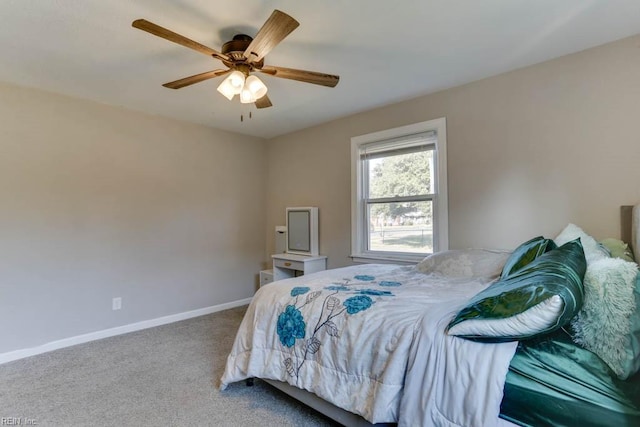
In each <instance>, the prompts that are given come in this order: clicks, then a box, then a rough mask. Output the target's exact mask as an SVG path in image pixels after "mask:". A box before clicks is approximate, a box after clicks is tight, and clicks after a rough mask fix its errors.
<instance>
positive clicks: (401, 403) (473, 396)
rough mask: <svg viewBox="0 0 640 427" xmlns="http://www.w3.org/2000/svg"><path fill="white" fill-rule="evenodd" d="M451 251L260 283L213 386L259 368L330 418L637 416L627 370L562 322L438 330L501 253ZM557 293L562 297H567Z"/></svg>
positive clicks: (422, 421) (571, 420)
mask: <svg viewBox="0 0 640 427" xmlns="http://www.w3.org/2000/svg"><path fill="white" fill-rule="evenodd" d="M636 210H637V213H638V214H637V216H638V218H640V208H637V209H636ZM623 212H627V213H630V212H631V210H630V209H629V208H625V209H623ZM630 223H631V221H629V220H628V218H627V216H625V217H624V221H623V224H630ZM625 233H626V234H628V233H627V232H626V231H625V232H623V236H624V235H625ZM636 234H638V233H637V232H636ZM634 238H635V239H637V238H636V237H635V235H634V236H631V237H630V239H631V240H633V239H634ZM582 241H583V242H584V239H582ZM551 244H553V242H552V243H551ZM565 246H566V245H564V246H562V248H564V247H565ZM538 247H539V246H538ZM580 247H581V248H582V246H580ZM553 248H555V246H553V247H550V248H548V249H546V250H547V251H549V253H552V254H555V253H557V252H559V251H558V250H556V251H555V252H553V251H551V249H553ZM581 250H582V249H581ZM542 252H544V251H542ZM542 252H541V253H542ZM585 255H587V250H586V247H585V252H584V255H583V256H582V257H583V259H584V258H585ZM545 256H546V255H545ZM456 257H457V258H455V257H454V258H452V257H451V256H448V257H440V258H438V257H435V256H434V257H431V259H429V260H428V261H429V262H426V263H425V264H426V266H425V265H422V266H421V268H418V267H415V266H399V265H384V264H378V265H358V266H351V267H345V268H340V269H335V270H328V271H326V272H320V273H314V274H311V275H306V276H301V277H297V278H292V279H286V280H282V281H278V282H274V283H272V284H270V285H269V286H266V287H263V288H261V289H260V290H259V291H258V292H257V293H256V295H255V297H254V299H253V300H252V303H251V304H250V306H249V308H248V310H247V313H246V315H245V317H244V319H243V321H242V324H241V326H240V329H239V331H238V334H237V337H236V340H235V343H234V346H233V349H232V351H231V354H230V355H229V358H228V361H227V366H226V369H225V373H224V375H223V377H222V379H221V388H222V389H224V388H225V387H226V386H227V385H228V384H229V383H232V382H237V381H242V380H245V379H250V378H254V377H255V378H261V379H264V380H265V381H267V382H269V383H270V384H272V385H273V386H275V387H277V388H279V389H281V390H283V391H285V392H287V393H288V394H291V395H292V396H294V397H295V398H297V399H299V400H301V401H302V402H303V403H306V404H308V405H309V406H312V407H314V408H315V409H317V410H319V411H320V412H323V413H325V414H326V415H328V416H329V417H331V418H333V419H334V420H336V421H338V422H340V423H342V424H344V425H370V423H371V424H381V425H384V424H387V423H398V424H399V425H400V426H403V425H442V426H477V425H482V426H490V425H513V424H515V425H575V424H576V423H578V422H580V423H581V424H584V425H602V424H603V422H604V421H606V422H609V420H615V422H616V425H640V386H639V384H640V376H638V375H635V376H631V377H630V378H628V379H625V380H624V381H623V380H620V379H618V378H617V377H616V375H615V374H614V372H612V370H611V369H610V367H609V366H608V365H607V364H606V363H605V362H603V361H602V360H601V359H600V358H599V357H598V356H596V355H595V354H594V353H593V352H591V351H589V350H586V349H584V348H583V347H581V346H578V345H576V344H575V343H573V342H572V339H571V338H570V337H569V334H568V333H567V332H566V331H567V328H569V327H570V325H569V324H568V323H566V322H564V323H566V324H563V326H564V328H563V329H559V328H558V327H555V328H554V330H553V331H550V332H549V333H544V334H532V335H531V336H530V337H529V338H530V339H521V340H519V341H517V340H511V339H504V340H502V339H491V340H490V341H492V342H491V343H488V342H486V340H477V339H463V338H459V337H454V336H451V335H450V334H449V333H447V330H449V332H451V331H452V330H454V328H452V324H453V325H454V326H455V324H454V322H453V321H452V319H457V318H458V317H459V316H460V315H461V313H464V312H465V310H466V309H467V308H468V307H469V304H470V301H473V300H474V299H477V298H478V295H482V294H484V293H486V292H487V290H488V289H492V288H493V287H494V286H495V283H496V282H500V281H501V280H502V277H501V278H500V280H497V281H496V276H498V275H500V272H501V269H502V274H503V275H504V269H505V268H506V266H505V263H507V264H508V263H509V262H510V260H511V259H512V258H513V254H508V253H506V254H503V253H496V252H491V251H482V250H477V251H476V252H473V251H460V252H458V253H456ZM542 258H544V257H541V259H542ZM425 261H427V260H425ZM587 261H588V257H587ZM583 262H584V261H583ZM534 263H535V261H534ZM531 265H533V264H531ZM518 268H521V267H518ZM636 268H637V266H636ZM443 272H444V273H443ZM518 274H520V273H518ZM583 275H584V271H583ZM507 279H510V278H509V277H507ZM507 279H505V280H507ZM581 279H582V278H580V280H581ZM562 301H563V306H562V307H563V308H562V309H563V310H565V308H566V307H567V306H570V305H571V304H569V303H568V302H567V300H566V299H563V300H562ZM578 303H579V304H578V307H576V310H578V309H580V306H582V301H578ZM467 311H468V310H467ZM565 311H566V310H565ZM565 311H563V313H565ZM574 314H575V313H569V314H567V316H570V317H574ZM563 315H564V314H563ZM463 323H464V322H463ZM469 324H473V322H469ZM466 333H467V335H469V333H468V332H466ZM462 335H464V333H463V334H462ZM471 335H473V334H471ZM467 338H469V337H467ZM471 338H473V336H472V337H471ZM540 408H544V410H541V409H540ZM576 414H581V415H576Z"/></svg>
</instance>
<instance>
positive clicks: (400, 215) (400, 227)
mask: <svg viewBox="0 0 640 427" xmlns="http://www.w3.org/2000/svg"><path fill="white" fill-rule="evenodd" d="M367 209H368V212H367V213H368V218H369V250H371V251H385V252H416V253H432V252H433V210H432V202H431V201H425V202H409V203H371V204H369V205H368V206H367Z"/></svg>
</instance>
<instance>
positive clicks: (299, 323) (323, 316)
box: [276, 275, 402, 378]
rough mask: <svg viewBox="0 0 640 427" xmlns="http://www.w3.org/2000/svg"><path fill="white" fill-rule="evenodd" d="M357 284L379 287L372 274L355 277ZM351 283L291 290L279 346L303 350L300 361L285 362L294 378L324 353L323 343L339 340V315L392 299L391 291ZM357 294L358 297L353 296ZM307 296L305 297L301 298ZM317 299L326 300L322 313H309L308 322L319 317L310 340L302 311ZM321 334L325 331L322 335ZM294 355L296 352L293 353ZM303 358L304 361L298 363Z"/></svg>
mask: <svg viewBox="0 0 640 427" xmlns="http://www.w3.org/2000/svg"><path fill="white" fill-rule="evenodd" d="M353 279H354V280H355V281H356V282H355V283H357V282H368V283H367V286H374V285H376V281H375V280H376V278H375V277H374V276H370V275H355V276H354V277H353ZM351 282H352V280H350V279H343V283H333V284H331V285H328V286H325V287H324V289H322V290H317V291H314V292H310V290H311V288H309V287H308V286H295V287H293V288H291V292H290V295H291V297H292V298H293V301H292V302H291V304H289V305H287V306H286V308H285V309H284V311H282V312H281V313H280V314H279V315H278V321H277V323H278V324H277V329H276V330H277V333H278V337H279V339H280V343H281V344H282V345H283V346H285V347H288V348H291V347H294V346H297V347H300V352H301V353H302V354H303V355H302V357H301V358H298V357H295V356H292V357H287V358H285V359H284V360H283V361H282V366H283V368H284V369H286V371H287V373H288V374H289V375H290V376H292V377H296V378H297V377H298V375H299V373H300V368H302V365H304V363H305V362H306V361H307V357H308V356H309V355H312V354H315V353H317V352H318V351H320V350H321V347H322V340H328V339H339V338H340V330H339V328H338V326H337V325H336V323H335V319H336V318H337V317H338V316H343V315H344V316H353V315H355V314H357V313H359V312H361V311H364V310H368V309H369V308H371V306H372V305H373V304H374V303H375V301H374V300H373V299H372V297H392V296H394V295H393V293H392V292H391V291H388V290H381V289H375V288H371V287H368V288H366V289H359V288H358V289H357V288H356V287H354V286H350V283H351ZM377 285H378V286H386V287H389V286H393V287H398V286H402V283H400V282H390V281H382V282H380V283H377ZM354 294H355V295H354ZM303 295H306V297H304V298H299V297H301V296H303ZM349 295H353V296H349ZM318 298H324V300H323V301H322V305H321V306H320V307H321V308H320V312H319V313H314V312H312V313H310V315H309V316H308V319H309V320H313V318H314V316H317V322H316V325H315V327H314V328H313V330H310V331H309V332H310V336H309V337H308V338H307V335H306V327H307V322H306V321H305V318H304V316H303V314H302V313H301V312H300V309H301V308H302V307H304V306H306V305H308V304H310V303H312V302H313V301H314V300H316V299H318ZM321 332H326V333H325V334H321ZM294 355H295V352H294ZM299 359H301V360H299Z"/></svg>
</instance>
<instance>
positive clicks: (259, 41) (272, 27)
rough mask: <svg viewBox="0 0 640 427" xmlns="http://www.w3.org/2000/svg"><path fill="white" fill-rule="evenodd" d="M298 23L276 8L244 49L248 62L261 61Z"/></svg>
mask: <svg viewBox="0 0 640 427" xmlns="http://www.w3.org/2000/svg"><path fill="white" fill-rule="evenodd" d="M298 25H300V23H299V22H298V21H296V20H295V19H293V18H292V17H290V16H289V15H287V14H286V13H284V12H280V11H279V10H277V9H276V10H274V11H273V13H272V14H271V16H270V17H269V19H267V21H266V22H265V23H264V25H262V28H260V30H259V31H258V34H256V36H255V37H254V39H253V41H252V42H251V44H250V45H249V46H248V47H247V49H246V50H245V51H244V57H245V58H247V62H257V61H260V60H261V59H262V58H264V56H265V55H266V54H267V53H269V52H270V51H271V49H273V48H274V47H275V46H276V45H277V44H278V43H280V42H281V41H282V40H283V39H284V38H285V37H287V36H288V35H289V34H290V33H291V32H292V31H293V30H295V29H296V28H298Z"/></svg>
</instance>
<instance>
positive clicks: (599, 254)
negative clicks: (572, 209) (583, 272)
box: [553, 224, 609, 266]
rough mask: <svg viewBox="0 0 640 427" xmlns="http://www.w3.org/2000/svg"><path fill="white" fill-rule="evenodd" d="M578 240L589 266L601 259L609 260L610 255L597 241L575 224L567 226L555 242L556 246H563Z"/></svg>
mask: <svg viewBox="0 0 640 427" xmlns="http://www.w3.org/2000/svg"><path fill="white" fill-rule="evenodd" d="M578 238H579V239H580V243H582V249H584V257H585V258H586V259H587V266H588V265H590V264H592V263H594V262H596V261H598V260H600V259H604V258H609V254H608V253H607V252H606V250H605V249H603V248H602V247H601V246H600V245H599V244H598V242H597V241H596V239H594V238H593V237H591V236H590V235H588V234H587V233H585V232H584V231H583V230H582V228H580V227H578V226H577V225H575V224H569V225H567V226H566V227H565V228H564V230H562V232H561V233H560V234H558V237H556V238H555V239H553V241H554V242H555V244H556V245H558V246H562V245H564V244H565V243H567V242H570V241H572V240H575V239H578Z"/></svg>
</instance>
